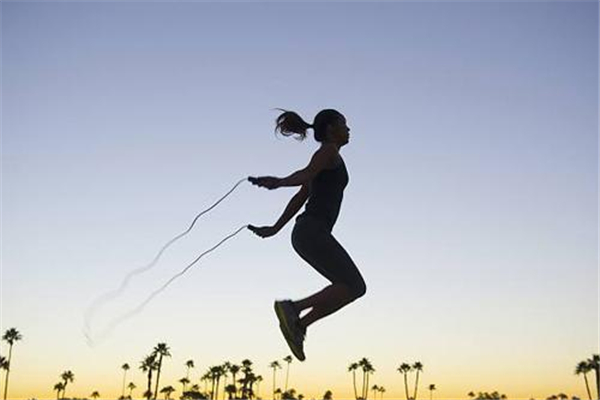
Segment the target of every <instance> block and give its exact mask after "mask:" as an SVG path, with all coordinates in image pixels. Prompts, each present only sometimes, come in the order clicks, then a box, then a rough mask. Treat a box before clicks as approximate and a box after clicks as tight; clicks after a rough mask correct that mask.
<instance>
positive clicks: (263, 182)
mask: <svg viewBox="0 0 600 400" xmlns="http://www.w3.org/2000/svg"><path fill="white" fill-rule="evenodd" d="M248 180H249V181H250V182H251V183H252V184H253V185H256V186H259V187H264V188H267V189H269V190H272V189H277V188H278V187H281V179H279V178H275V177H274V176H259V177H253V176H250V177H248Z"/></svg>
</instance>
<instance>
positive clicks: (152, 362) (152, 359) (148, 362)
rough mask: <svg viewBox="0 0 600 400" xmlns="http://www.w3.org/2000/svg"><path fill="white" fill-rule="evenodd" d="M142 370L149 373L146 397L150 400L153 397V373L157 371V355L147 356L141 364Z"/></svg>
mask: <svg viewBox="0 0 600 400" xmlns="http://www.w3.org/2000/svg"><path fill="white" fill-rule="evenodd" d="M140 369H141V370H142V371H143V372H147V373H148V375H147V377H148V388H147V389H146V391H145V392H144V397H145V398H147V399H150V398H151V397H152V371H154V370H155V369H156V355H155V354H154V353H152V354H150V355H149V356H146V357H145V358H144V360H143V361H142V362H141V363H140Z"/></svg>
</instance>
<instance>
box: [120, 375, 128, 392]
mask: <svg viewBox="0 0 600 400" xmlns="http://www.w3.org/2000/svg"><path fill="white" fill-rule="evenodd" d="M126 375H127V370H124V371H123V390H121V397H125V377H126Z"/></svg>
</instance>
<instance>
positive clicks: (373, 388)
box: [371, 385, 379, 399]
mask: <svg viewBox="0 0 600 400" xmlns="http://www.w3.org/2000/svg"><path fill="white" fill-rule="evenodd" d="M371 390H372V391H373V399H377V393H378V392H379V386H378V385H373V386H371Z"/></svg>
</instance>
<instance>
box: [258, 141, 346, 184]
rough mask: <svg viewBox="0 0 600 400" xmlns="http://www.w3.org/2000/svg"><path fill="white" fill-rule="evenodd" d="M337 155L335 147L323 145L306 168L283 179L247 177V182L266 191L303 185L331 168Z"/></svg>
mask: <svg viewBox="0 0 600 400" xmlns="http://www.w3.org/2000/svg"><path fill="white" fill-rule="evenodd" d="M337 154H338V150H337V147H335V145H323V146H321V148H320V149H319V150H317V151H316V152H315V154H313V156H312V158H311V159H310V162H309V163H308V166H306V168H304V169H301V170H299V171H296V172H294V173H293V174H291V175H290V176H287V177H285V178H276V177H274V176H261V177H258V178H254V177H249V178H248V180H249V181H250V182H252V184H254V185H257V186H261V187H265V188H267V189H277V188H279V187H283V186H301V185H305V184H307V183H308V182H310V181H311V180H312V179H313V178H314V177H315V176H317V174H318V173H319V172H321V171H322V170H323V169H325V168H328V167H331V166H332V165H333V164H334V163H335V160H336V157H337Z"/></svg>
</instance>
